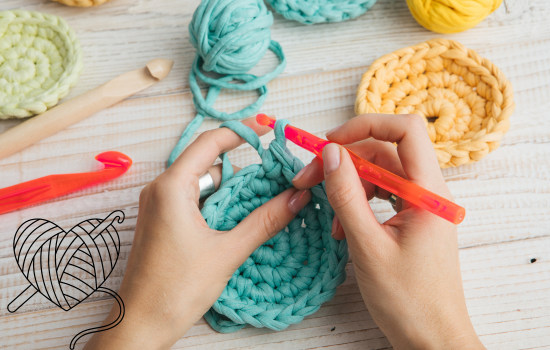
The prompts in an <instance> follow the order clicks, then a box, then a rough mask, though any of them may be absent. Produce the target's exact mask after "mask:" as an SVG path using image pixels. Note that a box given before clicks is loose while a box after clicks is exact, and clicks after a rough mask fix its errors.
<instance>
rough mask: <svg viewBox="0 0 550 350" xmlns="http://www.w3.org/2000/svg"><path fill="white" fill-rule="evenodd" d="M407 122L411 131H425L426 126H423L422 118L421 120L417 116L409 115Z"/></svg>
mask: <svg viewBox="0 0 550 350" xmlns="http://www.w3.org/2000/svg"><path fill="white" fill-rule="evenodd" d="M407 121H408V122H409V126H410V127H411V128H412V129H415V130H424V129H426V125H424V118H422V117H421V116H419V115H418V114H409V115H407Z"/></svg>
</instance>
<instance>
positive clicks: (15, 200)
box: [0, 151, 132, 214]
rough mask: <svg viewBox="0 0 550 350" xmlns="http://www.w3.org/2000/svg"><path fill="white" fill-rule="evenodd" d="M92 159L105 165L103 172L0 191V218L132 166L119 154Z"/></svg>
mask: <svg viewBox="0 0 550 350" xmlns="http://www.w3.org/2000/svg"><path fill="white" fill-rule="evenodd" d="M95 159H97V160H98V161H100V162H101V163H103V164H104V165H105V168H104V169H103V170H100V171H94V172H88V173H77V174H61V175H49V176H44V177H41V178H38V179H35V180H31V181H27V182H23V183H20V184H17V185H14V186H11V187H6V188H2V189H0V214H4V213H7V212H10V211H13V210H16V209H20V208H23V207H27V206H29V205H32V204H36V203H40V202H44V201H47V200H50V199H53V198H56V197H60V196H63V195H65V194H67V193H70V192H73V191H76V190H79V189H81V188H86V187H89V186H92V185H95V184H98V183H101V182H105V181H109V180H112V179H114V178H116V177H118V176H120V175H122V174H124V173H125V172H126V171H128V169H129V168H130V166H132V159H130V157H128V156H127V155H125V154H123V153H120V152H114V151H109V152H103V153H101V154H98V155H97V156H96V157H95Z"/></svg>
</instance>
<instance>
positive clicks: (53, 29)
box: [0, 10, 83, 119]
mask: <svg viewBox="0 0 550 350" xmlns="http://www.w3.org/2000/svg"><path fill="white" fill-rule="evenodd" d="M82 67H83V64H82V51H81V50H80V43H79V41H78V39H77V37H76V35H75V33H74V31H73V30H72V29H71V28H70V27H69V26H68V25H67V23H66V22H65V21H64V20H63V19H61V18H59V17H57V16H54V15H48V14H44V13H40V12H29V11H21V10H14V11H0V119H8V118H12V117H15V118H25V117H30V116H32V115H35V114H38V113H42V112H45V111H46V110H47V109H48V108H51V107H53V106H55V105H56V104H57V102H58V101H59V100H60V99H61V98H63V97H65V96H66V95H67V94H68V93H69V89H70V88H71V87H72V86H74V85H75V84H76V82H77V80H78V76H79V75H80V72H81V71H82Z"/></svg>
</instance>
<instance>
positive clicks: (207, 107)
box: [168, 0, 286, 166]
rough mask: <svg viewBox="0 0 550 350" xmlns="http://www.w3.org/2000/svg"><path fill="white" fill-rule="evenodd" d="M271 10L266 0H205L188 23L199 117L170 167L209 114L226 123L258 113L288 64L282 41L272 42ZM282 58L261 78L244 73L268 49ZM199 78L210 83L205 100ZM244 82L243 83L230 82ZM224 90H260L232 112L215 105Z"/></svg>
mask: <svg viewBox="0 0 550 350" xmlns="http://www.w3.org/2000/svg"><path fill="white" fill-rule="evenodd" d="M272 24H273V14H272V13H271V12H269V11H268V10H267V8H266V6H265V4H264V3H263V1H262V0H203V1H201V3H200V5H199V7H198V8H197V10H196V11H195V13H194V14H193V19H192V20H191V23H190V24H189V34H190V37H189V41H190V42H191V44H192V45H193V47H194V48H195V49H196V50H197V53H196V54H195V59H194V61H193V66H192V67H191V71H190V73H189V85H190V88H191V93H192V94H193V103H194V104H195V108H196V109H197V116H196V117H195V119H193V121H192V122H191V123H189V125H187V127H186V128H185V131H184V132H183V134H182V135H181V138H180V140H179V141H178V143H177V145H176V146H175V147H174V149H173V150H172V153H171V154H170V157H169V159H168V166H170V165H171V164H172V163H173V162H174V161H175V160H176V158H177V157H178V156H179V155H180V153H181V152H182V151H183V149H184V148H185V146H186V145H187V143H189V140H190V139H191V137H193V134H194V133H195V132H196V131H197V130H198V129H199V127H200V126H201V124H202V122H203V120H204V118H205V117H211V118H215V119H219V120H223V121H228V120H239V119H243V118H245V117H248V116H250V115H252V114H254V113H256V112H258V111H259V110H260V108H261V106H262V105H263V103H264V102H265V100H266V98H267V87H266V84H267V83H268V82H270V81H271V80H273V79H274V78H275V77H277V76H278V75H279V74H280V73H281V72H282V71H283V70H284V68H285V66H286V59H285V56H284V53H283V49H282V48H281V45H279V43H277V42H276V41H273V40H271V29H270V27H271V25H272ZM268 49H269V50H271V51H273V53H275V55H276V56H277V57H278V58H279V60H280V63H279V65H278V66H277V67H276V68H275V69H274V70H273V71H271V72H270V73H267V74H265V75H263V76H261V77H257V76H255V75H253V74H246V72H248V71H249V70H250V69H252V68H253V67H254V66H256V64H258V62H259V61H260V60H261V59H262V58H263V57H264V55H265V53H266V51H267V50H268ZM203 71H205V72H214V73H218V74H222V75H223V76H222V77H221V78H212V77H208V76H206V75H205V74H204V73H203ZM198 80H201V81H203V82H204V83H206V84H208V85H209V89H208V93H207V95H206V99H205V98H204V97H203V96H202V94H201V90H200V87H199V84H198ZM231 81H241V82H242V84H235V83H231ZM222 89H232V90H240V91H252V90H258V91H259V93H260V96H259V97H258V99H257V100H256V102H254V103H253V104H251V105H249V106H247V107H246V108H243V109H241V110H240V111H237V112H234V113H231V114H228V113H225V112H221V111H218V110H216V109H215V108H214V107H213V105H214V102H215V101H216V99H217V97H218V95H219V94H220V92H221V90H222Z"/></svg>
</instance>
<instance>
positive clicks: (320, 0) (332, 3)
mask: <svg viewBox="0 0 550 350" xmlns="http://www.w3.org/2000/svg"><path fill="white" fill-rule="evenodd" d="M266 1H267V3H268V4H269V5H270V6H271V7H273V9H274V10H275V11H276V12H277V13H279V14H281V15H283V16H284V17H285V18H286V19H290V20H293V21H298V22H300V23H302V24H316V23H327V22H342V21H347V20H348V19H352V18H355V17H358V16H361V15H362V14H364V13H365V12H367V11H368V10H370V8H371V7H372V6H373V5H374V4H375V3H376V0H266Z"/></svg>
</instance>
